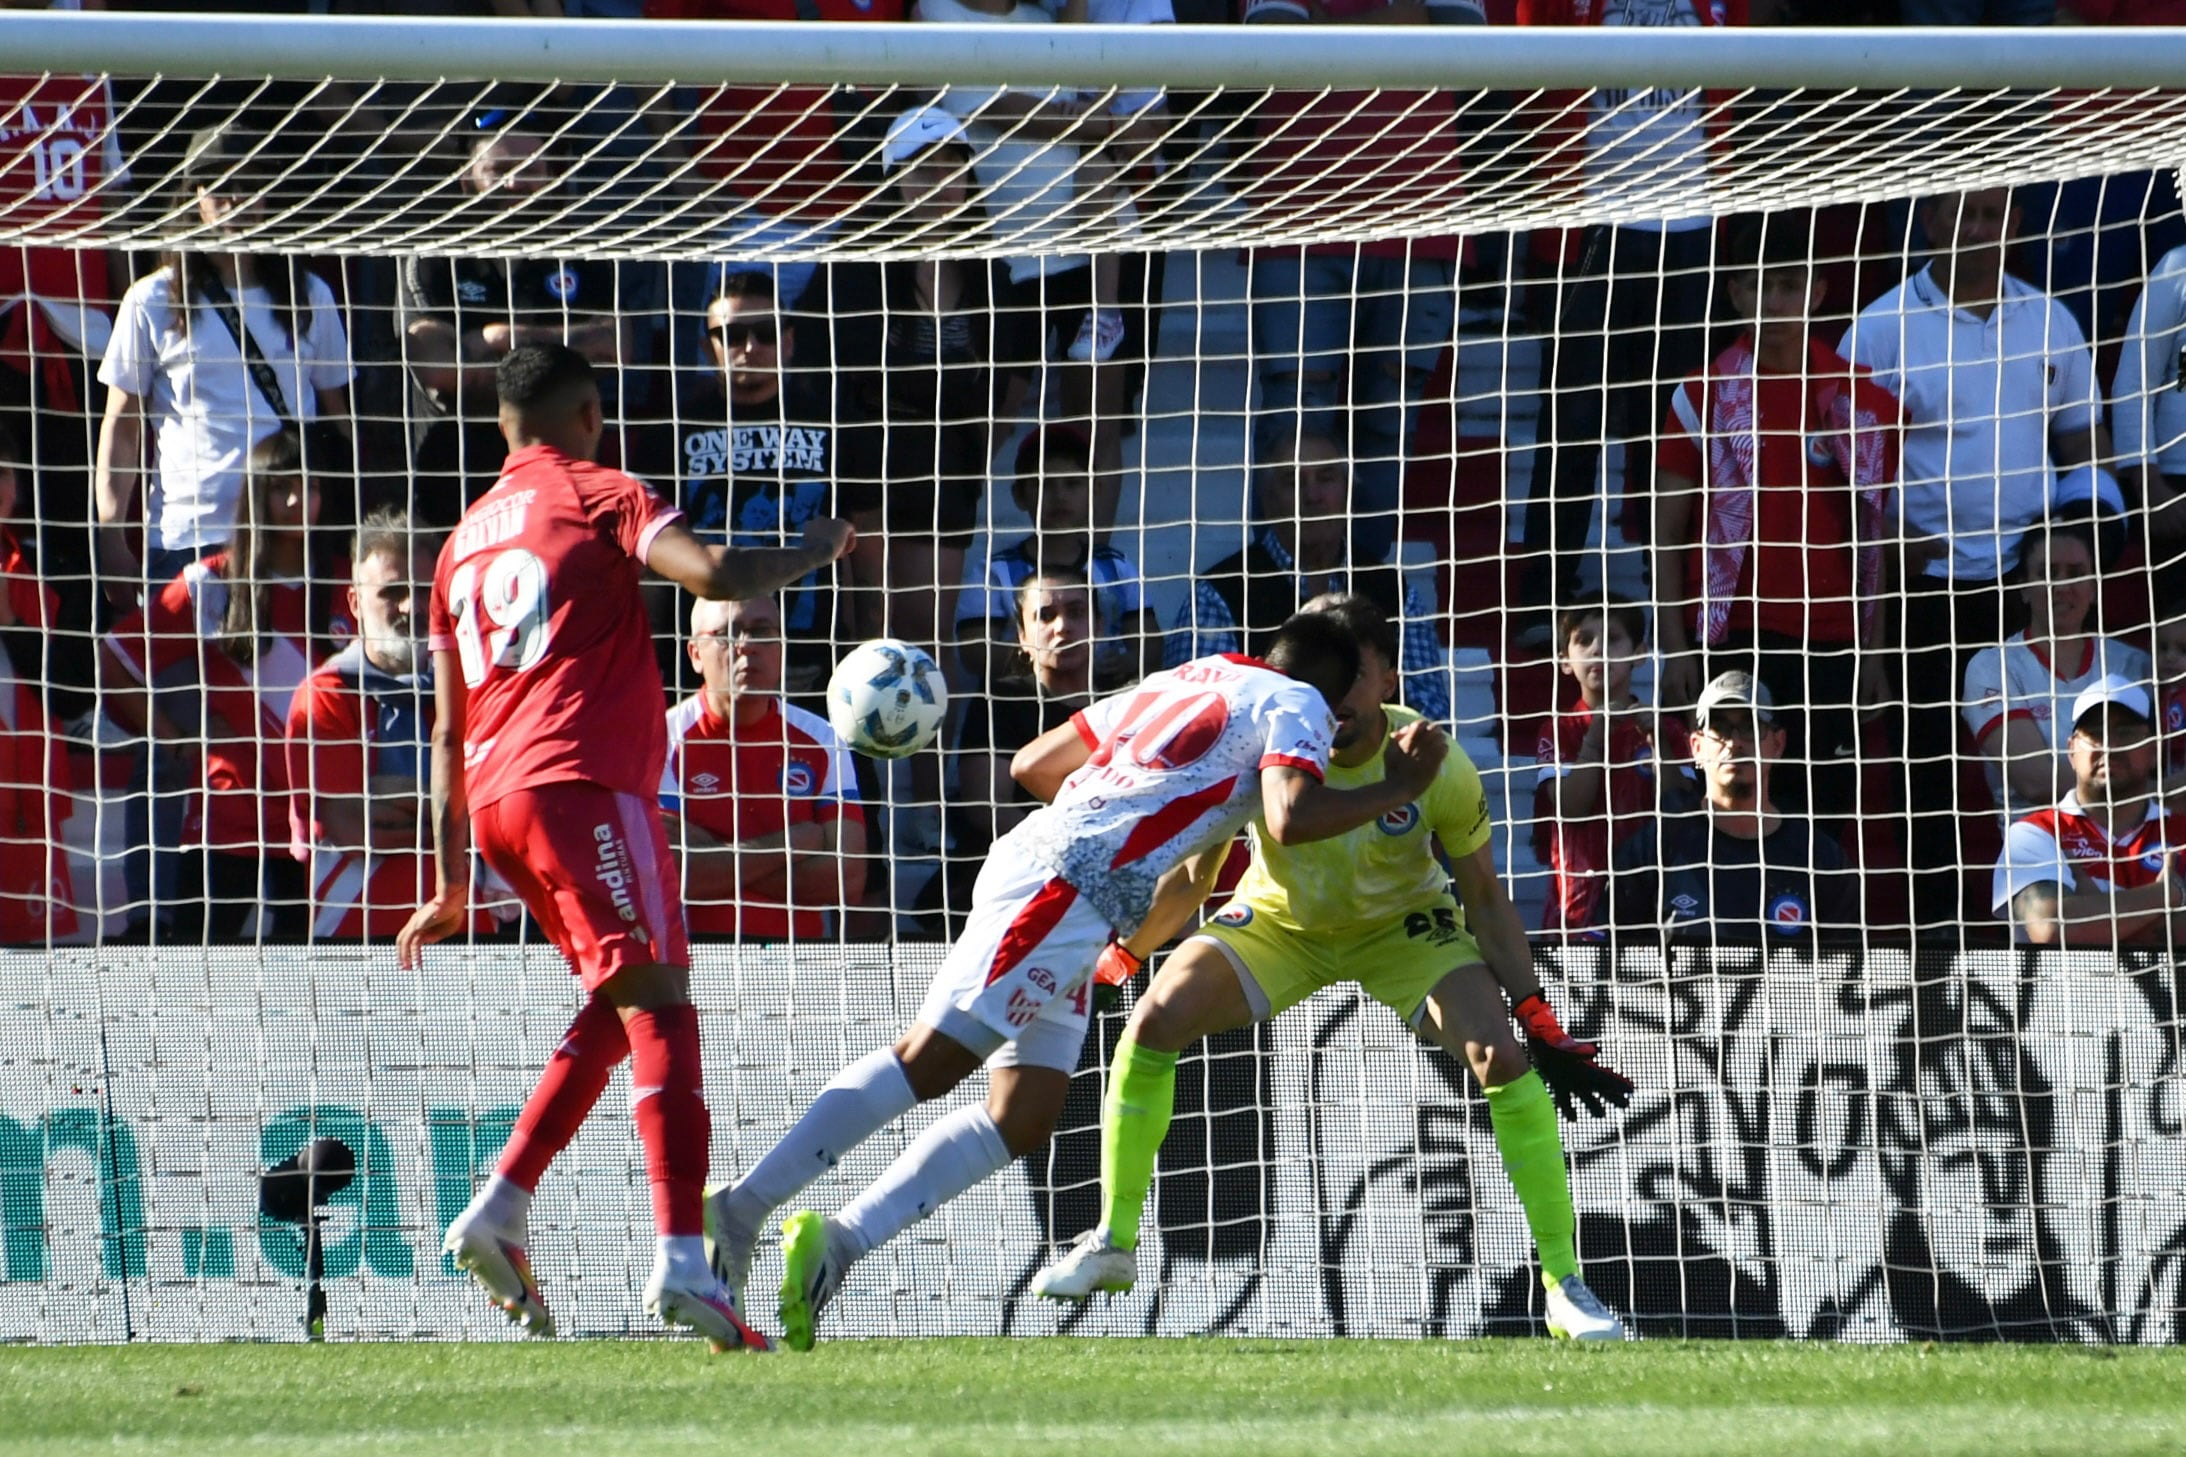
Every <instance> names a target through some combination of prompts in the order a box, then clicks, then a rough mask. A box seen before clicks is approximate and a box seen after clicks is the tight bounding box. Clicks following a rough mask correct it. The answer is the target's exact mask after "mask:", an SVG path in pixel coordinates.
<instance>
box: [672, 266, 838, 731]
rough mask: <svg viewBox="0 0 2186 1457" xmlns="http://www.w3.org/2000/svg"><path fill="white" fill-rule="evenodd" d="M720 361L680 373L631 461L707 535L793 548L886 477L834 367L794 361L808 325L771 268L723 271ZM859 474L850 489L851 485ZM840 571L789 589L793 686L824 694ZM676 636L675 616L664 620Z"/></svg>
mask: <svg viewBox="0 0 2186 1457" xmlns="http://www.w3.org/2000/svg"><path fill="white" fill-rule="evenodd" d="M706 341H707V352H708V353H709V354H710V355H711V356H712V358H713V368H711V369H709V370H704V371H694V372H685V373H682V374H680V375H679V378H678V382H677V383H678V388H677V390H676V397H675V405H674V411H673V419H672V420H671V422H670V425H669V428H667V429H665V430H648V431H646V432H644V433H643V434H642V435H640V436H636V437H634V438H633V445H632V464H633V465H635V466H636V467H637V469H638V473H639V474H640V475H643V476H645V477H646V478H647V479H649V480H651V481H653V482H654V483H655V484H656V485H657V486H659V487H660V489H662V490H663V491H664V492H665V491H666V490H667V489H668V488H669V484H670V483H671V482H673V484H674V492H675V500H676V504H677V505H679V506H681V507H682V508H683V511H684V515H685V518H686V523H687V524H688V525H689V527H690V529H691V530H692V531H693V532H695V533H697V535H698V536H699V537H700V538H701V539H702V540H706V541H714V542H722V543H726V544H729V545H734V546H746V547H751V546H786V545H793V544H795V543H796V542H797V541H798V540H799V539H800V537H801V535H802V533H803V531H804V528H805V523H806V522H808V521H810V520H811V519H812V518H813V517H815V516H833V515H847V514H849V512H850V511H851V510H853V509H857V508H858V506H859V504H860V503H859V502H857V501H855V500H850V499H847V498H848V497H849V496H852V495H854V494H855V491H856V490H857V489H865V488H869V487H870V486H871V485H872V483H874V482H877V481H878V479H879V471H878V468H877V466H873V465H865V466H860V465H858V464H857V463H856V460H857V459H858V458H859V457H860V455H861V453H862V452H863V451H865V450H867V449H869V448H870V445H871V442H870V440H869V439H868V438H867V437H866V436H865V434H864V433H863V432H860V431H857V430H855V429H852V428H849V427H850V425H851V424H852V422H850V421H847V420H845V419H844V418H843V412H842V409H841V407H840V404H839V402H838V401H837V400H836V398H835V396H834V392H833V391H832V390H831V389H830V388H829V387H828V384H827V379H828V376H827V375H826V374H825V373H816V372H814V371H809V370H799V369H796V368H794V361H795V359H796V354H797V326H796V324H795V323H794V322H793V321H792V320H791V319H790V318H789V317H787V316H785V315H784V314H783V313H782V312H781V311H780V310H779V309H778V308H777V307H776V305H775V297H774V281H773V279H772V277H771V276H770V275H769V274H766V273H762V272H736V273H729V274H726V275H724V276H723V278H722V280H721V283H720V286H719V288H718V290H717V291H716V292H715V294H714V296H713V298H712V299H711V300H710V301H709V302H708V303H707V305H706ZM846 482H848V483H856V484H855V485H854V486H852V487H851V488H850V489H849V490H846V488H845V483H846ZM835 613H836V594H835V569H834V568H833V567H822V568H820V569H819V570H817V571H815V572H813V573H812V574H811V575H809V576H807V577H804V578H802V579H801V580H799V581H797V582H793V583H791V584H790V585H789V586H788V587H787V588H785V589H784V590H783V592H782V595H781V618H782V628H783V635H784V638H785V639H786V641H785V645H784V648H783V661H782V689H783V691H784V692H785V693H787V694H789V695H790V696H792V697H798V696H802V695H805V694H810V693H816V692H817V691H818V690H819V689H820V687H821V686H822V684H824V683H825V682H826V679H827V673H828V670H829V668H830V667H831V666H832V665H833V661H834V646H833V642H834V638H835V635H836V634H835V626H836V624H835ZM656 628H662V629H663V630H666V631H668V632H669V633H670V635H671V636H672V634H673V624H659V623H656Z"/></svg>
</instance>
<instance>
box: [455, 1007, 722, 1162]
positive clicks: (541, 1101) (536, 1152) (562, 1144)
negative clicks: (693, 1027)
mask: <svg viewBox="0 0 2186 1457" xmlns="http://www.w3.org/2000/svg"><path fill="white" fill-rule="evenodd" d="M694 1041H695V1033H694ZM629 1054H630V1039H629V1038H628V1037H627V1036H625V1035H624V1033H623V1027H622V1018H621V1016H620V1015H619V1014H618V1013H617V1012H616V1011H615V1009H614V1008H613V1007H612V1006H610V1005H608V1002H607V999H606V998H605V997H599V996H595V997H593V998H592V999H591V1000H590V1001H588V1002H586V1003H585V1004H584V1009H583V1010H582V1011H580V1012H578V1013H577V1020H576V1021H574V1022H572V1023H570V1024H569V1031H567V1032H566V1033H564V1034H562V1045H561V1046H560V1047H557V1048H556V1049H554V1056H552V1057H551V1058H549V1059H547V1065H546V1071H545V1072H542V1073H541V1074H539V1084H538V1086H537V1087H535V1088H533V1089H532V1090H531V1098H530V1101H528V1102H526V1103H525V1104H524V1111H523V1115H522V1116H521V1117H519V1118H518V1119H517V1120H516V1128H515V1131H514V1132H512V1133H511V1134H510V1135H509V1141H508V1143H507V1145H506V1146H505V1147H503V1148H502V1150H501V1159H500V1162H499V1163H498V1164H497V1165H496V1166H495V1169H494V1172H496V1173H498V1174H499V1175H501V1177H502V1178H504V1179H507V1180H508V1181H509V1182H510V1183H512V1184H514V1185H516V1186H517V1187H518V1188H521V1189H524V1190H527V1191H528V1190H532V1189H536V1188H538V1187H539V1178H540V1176H541V1175H542V1174H544V1173H545V1172H546V1169H547V1165H548V1164H550V1163H552V1162H553V1161H554V1156H555V1155H556V1154H558V1153H560V1152H561V1151H562V1150H563V1149H565V1148H567V1147H569V1141H570V1140H571V1139H573V1138H575V1137H576V1136H577V1130H578V1129H579V1128H582V1127H583V1126H584V1120H585V1115H586V1114H588V1113H590V1112H591V1111H592V1105H593V1104H594V1103H597V1102H598V1101H599V1100H600V1090H601V1089H602V1088H604V1087H606V1086H607V1079H608V1078H609V1077H610V1076H611V1075H612V1074H613V1073H614V1071H615V1067H616V1064H618V1063H620V1062H621V1061H622V1060H623V1059H624V1058H625V1057H627V1056H629ZM701 1177H703V1176H701Z"/></svg>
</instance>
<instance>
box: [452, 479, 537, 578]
mask: <svg viewBox="0 0 2186 1457" xmlns="http://www.w3.org/2000/svg"><path fill="white" fill-rule="evenodd" d="M538 494H539V493H538V492H537V491H528V490H527V491H511V492H509V494H508V496H507V498H506V499H504V500H500V501H495V502H492V503H491V504H487V505H484V506H483V509H479V510H474V511H472V513H471V514H470V515H469V516H468V517H466V518H465V519H464V521H463V524H462V525H460V526H458V527H456V529H455V539H454V540H453V541H452V542H451V543H450V544H449V545H450V548H451V550H452V551H453V552H454V556H453V557H452V560H454V561H461V560H463V558H465V557H467V556H470V555H471V554H472V553H474V552H481V551H484V550H485V549H486V548H487V547H490V546H499V545H500V544H501V543H502V542H504V541H508V540H510V539H512V538H514V537H516V536H518V535H519V534H521V533H522V531H523V529H524V517H525V515H526V513H527V512H529V511H530V509H531V502H532V498H533V497H535V496H537V495H538Z"/></svg>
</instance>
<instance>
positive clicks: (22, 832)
mask: <svg viewBox="0 0 2186 1457" xmlns="http://www.w3.org/2000/svg"><path fill="white" fill-rule="evenodd" d="M16 463H17V447H16V444H15V436H14V432H12V431H11V430H9V429H8V427H7V424H6V422H5V421H0V942H13V943H18V944H30V945H39V944H44V943H46V942H49V941H53V940H61V939H67V938H69V937H73V936H74V935H75V934H76V911H75V900H76V893H75V886H74V882H73V881H72V880H71V878H70V876H69V869H68V856H67V853H66V851H65V850H64V849H63V847H62V844H61V826H62V825H63V824H64V823H65V822H66V821H67V819H68V817H69V815H70V813H71V811H72V810H73V808H74V802H73V801H72V800H71V799H70V797H69V778H68V755H67V754H66V752H64V750H63V747H62V742H61V738H60V735H58V734H56V733H54V732H53V729H52V725H51V724H50V723H49V722H48V721H47V718H46V703H45V694H44V687H45V681H46V674H45V660H46V641H47V638H48V636H49V634H51V633H52V631H53V628H54V624H55V620H56V616H57V614H58V611H59V603H60V599H59V598H58V597H56V596H55V595H54V592H53V589H52V588H50V587H48V586H46V585H45V584H44V583H42V582H41V581H39V579H38V574H37V571H36V570H35V569H34V568H33V566H32V565H31V562H30V559H29V558H28V557H27V556H25V555H24V553H23V547H22V543H21V542H20V541H18V540H17V538H16V535H15V519H16V516H15V509H16V503H17V500H18V496H17V493H16V475H15V469H16Z"/></svg>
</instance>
